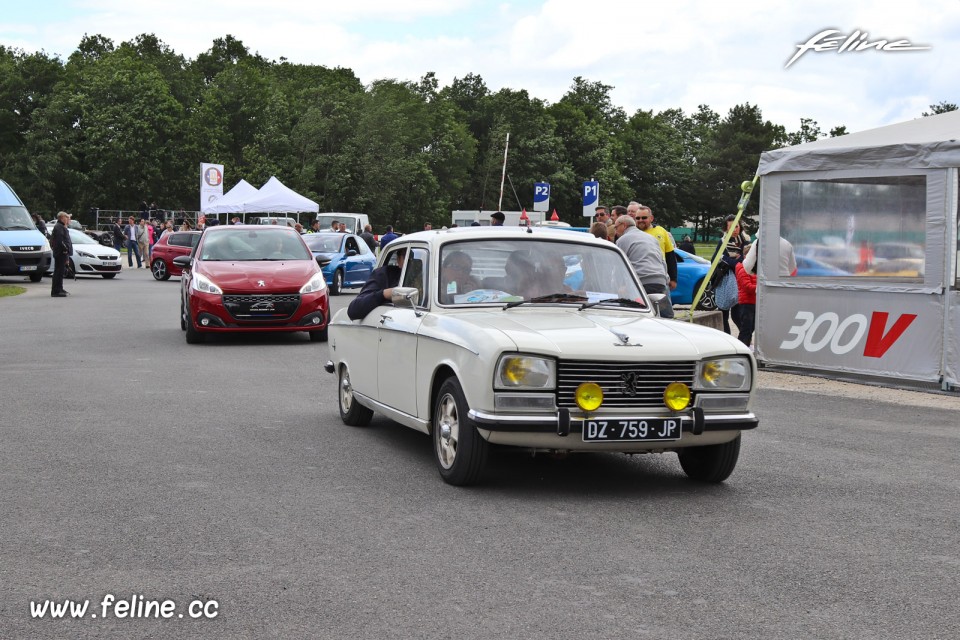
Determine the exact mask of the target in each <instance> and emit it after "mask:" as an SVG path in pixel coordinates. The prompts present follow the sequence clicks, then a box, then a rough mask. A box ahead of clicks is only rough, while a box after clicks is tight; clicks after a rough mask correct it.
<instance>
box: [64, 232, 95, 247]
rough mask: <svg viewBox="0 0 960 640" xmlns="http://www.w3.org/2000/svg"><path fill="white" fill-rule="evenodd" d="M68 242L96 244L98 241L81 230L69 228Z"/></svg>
mask: <svg viewBox="0 0 960 640" xmlns="http://www.w3.org/2000/svg"><path fill="white" fill-rule="evenodd" d="M69 231H70V242H72V243H73V244H96V245H99V244H100V243H99V242H97V241H96V240H94V239H93V238H91V237H90V236H88V235H87V234H85V233H84V232H83V231H77V230H76V229H70V230H69Z"/></svg>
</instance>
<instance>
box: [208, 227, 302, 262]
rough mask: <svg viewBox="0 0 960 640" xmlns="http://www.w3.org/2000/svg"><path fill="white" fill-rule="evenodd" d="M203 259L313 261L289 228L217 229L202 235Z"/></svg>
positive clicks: (297, 235)
mask: <svg viewBox="0 0 960 640" xmlns="http://www.w3.org/2000/svg"><path fill="white" fill-rule="evenodd" d="M200 259H201V260H213V261H229V262H250V261H258V260H313V255H312V254H311V253H310V252H309V251H308V250H307V248H306V247H305V246H304V244H303V241H302V240H301V239H300V235H299V234H297V232H295V231H293V230H290V229H287V228H286V227H276V228H265V229H262V230H260V229H257V230H250V229H230V228H229V227H225V228H223V230H222V231H220V230H218V228H217V227H214V228H213V230H211V231H208V232H207V233H206V234H204V236H203V241H202V244H201V245H200Z"/></svg>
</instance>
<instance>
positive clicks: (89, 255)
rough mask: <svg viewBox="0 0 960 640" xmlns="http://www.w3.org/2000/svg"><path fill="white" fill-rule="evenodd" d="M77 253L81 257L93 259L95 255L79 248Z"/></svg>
mask: <svg viewBox="0 0 960 640" xmlns="http://www.w3.org/2000/svg"><path fill="white" fill-rule="evenodd" d="M77 255H78V256H80V257H81V258H90V259H91V260H92V259H93V255H91V254H89V253H87V252H86V251H80V250H79V249H78V250H77Z"/></svg>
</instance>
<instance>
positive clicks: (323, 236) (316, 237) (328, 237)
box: [303, 233, 344, 253]
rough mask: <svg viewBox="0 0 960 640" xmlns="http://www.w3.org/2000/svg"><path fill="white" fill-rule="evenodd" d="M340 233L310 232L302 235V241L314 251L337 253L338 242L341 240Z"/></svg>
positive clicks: (338, 250)
mask: <svg viewBox="0 0 960 640" xmlns="http://www.w3.org/2000/svg"><path fill="white" fill-rule="evenodd" d="M343 238H344V235H343V234H342V233H336V234H334V233H311V234H310V235H307V236H304V237H303V241H304V242H306V243H307V246H308V247H310V251H315V252H316V253H339V252H340V243H341V242H343Z"/></svg>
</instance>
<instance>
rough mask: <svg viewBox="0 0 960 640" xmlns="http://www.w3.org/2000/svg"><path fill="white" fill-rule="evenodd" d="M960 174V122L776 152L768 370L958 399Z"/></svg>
mask: <svg viewBox="0 0 960 640" xmlns="http://www.w3.org/2000/svg"><path fill="white" fill-rule="evenodd" d="M958 167H960V111H954V112H949V113H944V114H940V115H935V116H929V117H925V118H919V119H916V120H911V121H909V122H903V123H900V124H894V125H890V126H886V127H880V128H878V129H872V130H869V131H862V132H858V133H853V134H849V135H846V136H839V137H836V138H827V139H823V140H817V141H815V142H810V143H807V144H802V145H797V146H794V147H788V148H784V149H776V150H772V151H768V152H765V153H764V154H763V155H762V156H761V159H760V166H759V168H758V171H757V172H758V173H759V174H760V176H761V177H762V180H761V183H760V184H761V192H760V229H761V234H760V243H759V244H760V254H759V269H758V287H757V317H756V321H757V331H756V335H755V348H756V352H757V357H758V359H759V360H760V361H762V362H765V363H767V364H771V365H783V366H793V367H800V368H809V369H818V370H828V371H835V372H842V373H844V374H852V375H855V376H857V377H859V376H865V377H868V378H886V379H887V380H888V381H893V382H894V384H897V383H899V382H902V381H905V380H913V381H918V382H923V383H934V384H937V383H939V385H940V386H941V387H942V388H944V389H957V388H958V386H960V277H958V268H957V265H958V262H960V254H958V248H960V247H958V244H957V237H958V228H957V225H958V192H960V185H958V173H960V172H958ZM780 238H784V239H786V240H787V241H788V242H789V243H790V244H792V246H793V248H794V251H795V253H796V256H797V260H798V270H797V272H796V273H795V274H785V273H781V272H780V271H779V258H780V252H781V251H782V250H783V248H782V247H783V246H784V245H783V244H782V243H781V241H780ZM787 246H789V245H787Z"/></svg>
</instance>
